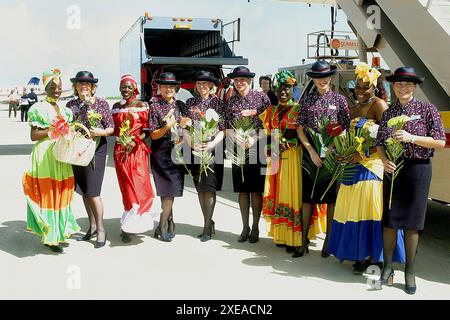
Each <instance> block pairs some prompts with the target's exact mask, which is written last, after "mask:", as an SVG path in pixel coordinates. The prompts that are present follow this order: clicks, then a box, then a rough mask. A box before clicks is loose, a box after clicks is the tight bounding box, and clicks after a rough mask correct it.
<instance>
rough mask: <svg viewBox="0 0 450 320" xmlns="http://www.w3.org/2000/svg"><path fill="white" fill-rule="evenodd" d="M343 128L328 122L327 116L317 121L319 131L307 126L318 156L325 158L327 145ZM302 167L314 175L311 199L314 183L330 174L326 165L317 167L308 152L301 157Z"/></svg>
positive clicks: (325, 178) (312, 192)
mask: <svg viewBox="0 0 450 320" xmlns="http://www.w3.org/2000/svg"><path fill="white" fill-rule="evenodd" d="M343 130H344V129H343V128H342V126H341V125H340V124H337V123H330V121H329V119H328V118H327V117H322V119H321V120H320V122H319V133H317V132H315V131H314V130H313V129H312V128H308V132H309V136H310V138H311V145H312V147H313V148H314V150H315V151H316V152H317V154H318V155H319V157H321V158H326V155H327V153H328V146H329V145H330V144H331V143H332V142H333V138H335V137H337V136H339V135H340V134H341V133H342V132H343ZM302 167H303V169H305V170H306V172H308V174H309V175H310V176H311V177H314V182H313V188H312V190H311V199H312V198H313V196H314V191H315V188H316V184H317V183H319V182H321V181H324V180H327V179H328V178H329V177H330V176H331V174H330V171H329V170H328V169H327V168H326V166H322V167H320V168H319V167H317V166H316V165H315V164H314V162H313V160H312V158H311V157H310V155H309V153H306V156H305V157H303V161H302Z"/></svg>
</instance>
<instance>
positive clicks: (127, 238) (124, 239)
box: [120, 231, 131, 243]
mask: <svg viewBox="0 0 450 320" xmlns="http://www.w3.org/2000/svg"><path fill="white" fill-rule="evenodd" d="M120 237H121V238H122V242H123V243H128V242H131V237H130V235H129V234H128V233H126V232H125V231H122V233H121V234H120Z"/></svg>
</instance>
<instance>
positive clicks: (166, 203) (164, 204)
mask: <svg viewBox="0 0 450 320" xmlns="http://www.w3.org/2000/svg"><path fill="white" fill-rule="evenodd" d="M174 200H175V199H174V198H173V197H161V209H162V212H161V216H160V218H159V226H160V228H161V235H162V236H163V237H165V235H166V234H167V231H168V228H169V218H170V217H171V216H172V207H173V202H174Z"/></svg>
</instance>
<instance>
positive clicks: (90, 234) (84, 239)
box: [76, 229, 97, 241]
mask: <svg viewBox="0 0 450 320" xmlns="http://www.w3.org/2000/svg"><path fill="white" fill-rule="evenodd" d="M95 235H97V230H95V231H94V232H93V233H91V229H89V230H88V232H86V234H85V235H84V236H82V237H77V238H76V240H77V241H89V240H91V238H92V237H93V236H95Z"/></svg>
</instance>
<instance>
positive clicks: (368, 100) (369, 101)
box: [359, 96, 375, 105]
mask: <svg viewBox="0 0 450 320" xmlns="http://www.w3.org/2000/svg"><path fill="white" fill-rule="evenodd" d="M373 100H375V97H374V96H373V97H370V98H369V99H367V101H366V102H360V103H359V104H364V105H368V104H371V103H372V101H373Z"/></svg>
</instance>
